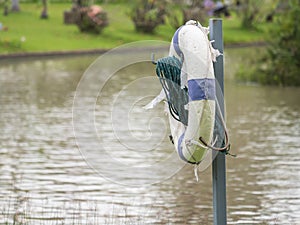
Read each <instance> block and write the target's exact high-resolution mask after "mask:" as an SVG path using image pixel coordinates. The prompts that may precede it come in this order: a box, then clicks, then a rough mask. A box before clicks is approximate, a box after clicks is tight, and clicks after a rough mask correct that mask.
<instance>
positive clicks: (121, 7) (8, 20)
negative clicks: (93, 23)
mask: <svg viewBox="0 0 300 225" xmlns="http://www.w3.org/2000/svg"><path fill="white" fill-rule="evenodd" d="M20 6H21V10H22V11H21V12H19V13H10V14H9V15H8V16H3V14H2V13H1V17H0V22H1V23H2V24H3V26H6V27H7V28H8V30H7V31H0V54H6V53H12V52H40V51H67V50H83V49H110V48H113V47H116V46H119V45H121V44H124V43H128V42H133V41H139V40H164V41H170V40H171V38H172V36H173V33H174V31H175V30H174V28H172V27H171V26H170V25H169V24H165V25H161V26H159V27H158V28H157V30H156V32H155V34H142V33H137V32H136V31H135V30H134V25H133V23H132V21H131V20H130V18H129V17H128V16H127V12H128V10H129V7H128V5H126V4H105V5H103V8H104V10H106V11H107V13H108V18H109V23H110V24H109V26H108V27H106V28H104V30H103V32H102V33H101V34H100V35H95V34H86V33H81V32H80V31H79V30H78V28H77V26H76V25H65V24H64V23H63V11H65V10H69V9H70V8H71V4H66V3H61V4H60V3H52V4H51V3H50V4H49V6H48V14H49V19H47V20H42V19H40V18H39V16H40V13H41V7H42V6H41V5H40V4H35V3H22V4H21V5H20ZM2 10H3V9H1V11H2ZM223 24H224V25H223V26H224V30H223V33H224V41H225V44H233V43H249V42H258V41H264V39H265V38H264V37H265V32H264V30H265V29H264V27H263V29H258V30H245V29H241V28H240V25H239V20H238V19H237V18H236V17H235V16H233V18H232V19H230V20H228V19H224V23H223ZM22 39H23V41H22Z"/></svg>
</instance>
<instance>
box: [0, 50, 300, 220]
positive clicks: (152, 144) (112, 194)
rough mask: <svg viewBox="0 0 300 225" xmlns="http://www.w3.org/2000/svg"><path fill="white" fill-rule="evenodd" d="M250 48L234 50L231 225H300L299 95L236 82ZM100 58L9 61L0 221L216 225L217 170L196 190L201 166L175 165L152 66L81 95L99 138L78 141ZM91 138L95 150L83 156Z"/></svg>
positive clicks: (2, 80) (229, 60) (1, 99)
mask: <svg viewBox="0 0 300 225" xmlns="http://www.w3.org/2000/svg"><path fill="white" fill-rule="evenodd" d="M249 51H250V49H229V50H227V53H226V76H227V78H226V84H225V93H226V96H225V98H226V105H227V123H228V127H229V131H230V136H231V142H232V152H233V153H236V154H238V157H237V158H232V157H227V206H228V224H300V214H299V211H300V173H299V170H300V155H299V151H300V101H299V97H300V89H299V88H276V87H259V86H246V85H242V84H236V83H234V81H233V79H232V76H231V75H230V74H231V73H232V70H234V69H235V67H236V66H235V62H236V60H235V59H236V58H237V57H239V56H240V55H242V56H243V55H244V56H248V55H249ZM250 52H251V51H250ZM254 52H255V51H254ZM130 54H131V53H129V54H128V55H126V57H131V55H130ZM146 54H148V55H149V54H150V53H148V52H146ZM114 57H116V58H114V60H112V63H114V62H116V61H117V60H118V59H117V58H118V57H119V56H114ZM120 57H124V55H123V56H120ZM95 58H96V56H95V55H93V56H83V57H80V58H79V57H71V58H57V59H53V58H44V59H28V60H7V61H6V60H2V61H0V105H1V108H0V147H1V148H0V158H1V160H0V223H1V224H2V223H4V224H5V223H9V224H10V223H13V222H14V221H15V222H16V223H21V224H22V223H24V224H211V223H212V219H213V218H212V182H211V167H209V168H208V169H206V170H204V171H203V172H201V173H200V174H199V176H200V181H199V182H198V183H197V182H196V180H195V177H194V172H193V167H191V166H189V165H186V166H184V167H183V168H181V167H182V165H181V164H177V162H176V160H174V158H173V157H172V153H173V146H172V145H171V144H170V143H169V141H168V137H167V136H168V130H167V120H166V118H165V117H164V113H163V112H162V109H163V106H162V105H159V106H158V108H157V109H155V110H151V111H146V112H145V111H143V110H142V109H141V108H142V106H143V105H144V104H145V103H147V102H148V101H149V100H151V98H152V97H153V96H152V95H154V94H157V93H158V92H159V89H160V87H159V83H157V82H156V81H155V79H152V78H151V77H150V78H149V77H148V76H153V75H154V67H153V65H151V64H150V63H149V62H146V63H145V62H144V63H142V62H140V63H135V64H133V65H130V66H126V67H125V68H122V69H121V70H119V71H117V73H116V74H114V76H112V77H111V78H110V79H109V80H108V81H105V80H103V82H105V85H103V88H102V89H101V90H99V93H96V95H95V93H92V92H91V94H92V97H93V98H92V99H90V98H85V97H86V96H88V95H89V91H91V90H95V87H96V89H97V85H98V84H99V82H101V81H102V80H101V77H103V76H102V74H104V73H105V72H106V71H105V69H104V68H101V69H100V70H99V71H98V74H99V80H98V81H97V82H90V84H89V85H90V86H88V87H87V88H86V90H85V91H84V92H83V93H88V95H86V96H85V95H83V97H82V98H81V99H82V100H83V101H93V102H94V103H93V104H94V112H95V114H94V118H93V119H94V122H93V124H94V125H95V127H94V128H95V130H94V131H93V132H95V133H96V134H97V135H95V136H96V138H98V141H97V142H96V143H94V142H93V141H95V140H92V142H91V140H90V137H89V132H90V130H89V129H87V130H84V129H85V128H86V127H85V126H82V127H80V126H81V125H84V124H81V123H80V124H79V125H78V127H79V128H81V129H83V132H82V133H80V134H79V135H83V136H84V135H87V136H84V137H83V138H82V139H80V141H78V139H79V137H78V138H77V140H76V139H75V137H74V130H73V123H74V121H73V122H72V115H73V113H75V116H76V111H75V112H72V105H73V99H74V95H75V90H76V87H77V84H78V82H79V80H80V78H81V77H82V74H83V72H84V71H85V70H86V68H87V67H88V66H89V65H90V63H91V62H93V61H94V59H95ZM93 95H94V96H93ZM95 99H96V100H95ZM80 122H81V121H80ZM76 123H77V122H76V119H75V125H76ZM78 127H77V128H78ZM75 133H76V128H75ZM76 134H78V133H76ZM81 141H86V143H83V145H85V144H86V145H85V146H86V147H87V149H85V150H82V149H81V151H79V150H78V147H77V144H79V145H80V144H82V142H81ZM76 142H77V143H76ZM78 142H79V143H78ZM156 143H158V144H156ZM94 145H97V152H95V148H93V146H94ZM94 147H95V146H94ZM89 149H90V150H91V151H90V152H89ZM103 152H105V153H106V155H110V158H101V154H102V153H103ZM83 157H85V158H86V159H87V161H88V162H86V161H85V160H83ZM103 157H104V156H103ZM107 159H108V160H107ZM112 159H113V160H114V161H112ZM160 161H162V162H163V163H161V164H155V163H156V162H160ZM118 164H120V165H121V166H119V165H118ZM97 165H98V166H99V167H97ZM122 165H123V167H122ZM124 165H125V166H124ZM145 165H146V166H145ZM164 165H165V166H164ZM90 166H93V169H92V168H91V167H90ZM122 168H123V170H122ZM177 169H179V171H178V172H176V171H177ZM111 171H112V172H111ZM170 171H171V172H170ZM153 182H156V184H151V183H153ZM145 184H148V185H145ZM149 184H150V185H149Z"/></svg>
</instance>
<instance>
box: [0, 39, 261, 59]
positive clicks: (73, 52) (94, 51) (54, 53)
mask: <svg viewBox="0 0 300 225" xmlns="http://www.w3.org/2000/svg"><path fill="white" fill-rule="evenodd" d="M266 45H267V44H266V42H252V43H236V44H227V45H226V44H225V48H246V47H260V46H266ZM145 49H146V48H145ZM133 50H136V49H133ZM107 51H109V49H86V50H70V51H49V52H16V53H8V54H0V60H1V59H10V58H23V57H45V56H71V55H74V56H75V55H84V54H103V53H105V52H107Z"/></svg>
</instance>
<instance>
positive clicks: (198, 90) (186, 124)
mask: <svg viewBox="0 0 300 225" xmlns="http://www.w3.org/2000/svg"><path fill="white" fill-rule="evenodd" d="M207 35H208V29H207V28H204V27H202V26H201V25H200V24H199V22H196V21H188V22H187V23H186V24H185V25H183V26H181V27H180V28H178V29H177V31H176V32H175V34H174V36H173V38H172V41H171V45H170V49H169V58H167V59H169V61H166V59H162V60H158V61H157V62H156V63H157V67H164V66H165V67H168V68H167V69H165V70H164V68H162V69H161V70H162V72H161V70H158V68H156V72H157V75H158V76H159V77H160V79H161V80H163V81H162V82H161V83H162V86H163V91H162V92H161V93H160V95H159V96H158V97H156V99H154V100H153V101H152V102H151V103H149V104H148V105H147V106H146V108H152V107H154V105H155V104H157V103H158V102H159V101H161V100H162V99H164V98H166V99H167V102H168V104H167V107H168V108H169V109H168V110H166V111H167V114H168V117H169V124H170V130H171V137H172V142H173V143H174V146H175V148H176V150H177V152H178V155H179V156H180V158H181V159H182V160H184V161H186V162H188V163H191V164H199V163H200V162H201V161H202V160H203V159H204V158H205V156H206V153H207V151H208V149H209V148H213V147H212V146H213V145H214V141H213V136H214V135H213V134H214V126H215V115H216V94H215V90H216V87H215V75H214V69H213V61H215V60H216V57H217V56H218V54H219V52H218V51H217V50H215V49H213V48H212V46H211V43H210V41H209V40H208V37H207ZM177 61H180V62H181V65H180V66H181V68H180V72H179V73H180V74H179V75H178V74H177V75H178V76H179V77H180V82H178V84H180V87H179V88H180V89H181V90H182V93H183V94H182V95H184V93H185V92H184V90H186V92H187V96H188V97H187V102H185V103H181V104H184V106H182V107H184V109H186V112H187V121H184V118H185V116H184V115H183V114H184V113H185V112H183V113H182V115H180V113H181V112H182V111H184V110H183V109H180V106H176V104H175V103H174V101H173V100H172V96H171V95H172V93H171V92H172V90H171V87H170V86H172V85H173V84H172V83H170V81H166V80H168V79H170V78H169V77H168V76H166V75H162V74H163V73H168V72H169V73H178V72H176V71H178V68H176V65H177V64H178V63H176V62H177ZM162 63H165V64H169V65H167V66H166V65H161V64H162ZM177 67H178V66H177ZM170 68H171V69H170ZM172 68H173V69H172ZM159 69H160V68H159ZM170 71H171V72H170ZM172 71H173V72H172ZM172 76H174V74H172ZM172 76H171V77H172ZM172 79H173V78H172ZM173 86H174V85H173ZM177 89H178V87H177ZM177 92H181V91H177ZM176 96H178V94H176ZM179 96H180V95H179ZM170 105H171V106H170ZM182 107H181V108H182ZM174 108H175V109H174ZM172 111H173V112H172ZM174 111H175V113H174ZM176 113H177V115H178V117H177V118H176V116H174V114H176ZM216 150H219V149H216Z"/></svg>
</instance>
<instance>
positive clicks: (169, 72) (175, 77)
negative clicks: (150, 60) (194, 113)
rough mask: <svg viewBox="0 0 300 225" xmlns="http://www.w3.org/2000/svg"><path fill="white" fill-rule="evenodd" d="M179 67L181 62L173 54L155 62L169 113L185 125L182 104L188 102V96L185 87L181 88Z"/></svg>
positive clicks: (186, 118)
mask: <svg viewBox="0 0 300 225" xmlns="http://www.w3.org/2000/svg"><path fill="white" fill-rule="evenodd" d="M181 67H182V62H181V61H180V60H179V59H177V58H176V57H175V56H172V57H171V56H169V57H164V58H161V59H159V60H157V62H156V74H157V76H158V77H159V81H160V83H161V85H162V87H163V90H164V92H165V95H166V98H167V102H168V106H169V110H170V114H171V115H172V117H173V118H174V119H175V120H177V121H179V122H181V123H183V124H184V125H186V126H187V124H188V111H187V110H186V109H185V107H184V106H185V105H186V104H188V100H189V97H188V90H187V88H186V87H184V88H181V77H180V74H181Z"/></svg>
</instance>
